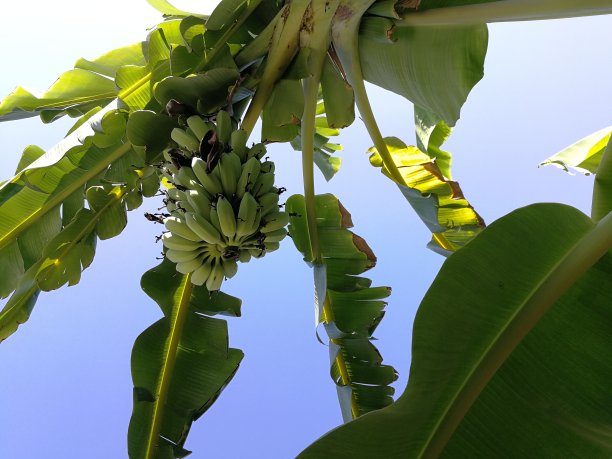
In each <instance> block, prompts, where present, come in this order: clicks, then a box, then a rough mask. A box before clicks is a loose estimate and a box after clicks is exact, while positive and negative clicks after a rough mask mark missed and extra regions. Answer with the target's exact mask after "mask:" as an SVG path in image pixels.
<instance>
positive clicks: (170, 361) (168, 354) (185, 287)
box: [145, 274, 193, 459]
mask: <svg viewBox="0 0 612 459" xmlns="http://www.w3.org/2000/svg"><path fill="white" fill-rule="evenodd" d="M180 288H181V289H182V291H181V292H180V295H181V300H180V302H179V304H178V307H177V309H176V311H173V316H172V317H170V318H169V320H170V321H171V322H170V332H169V335H168V340H167V341H166V342H167V346H166V347H165V349H164V351H165V352H164V361H163V363H162V367H161V378H160V380H159V383H158V385H157V390H156V393H155V408H154V409H153V419H152V421H151V430H150V431H149V436H148V438H147V448H146V452H145V459H153V458H154V457H156V452H157V451H156V447H157V445H158V441H159V433H160V429H161V421H162V419H163V414H164V407H165V405H166V400H167V398H168V392H169V389H170V383H171V381H172V372H173V370H174V364H175V363H176V354H177V351H178V347H179V342H180V340H181V337H182V334H183V327H184V325H185V320H186V319H187V313H188V311H189V301H190V300H191V291H192V290H193V284H192V283H191V274H188V275H186V276H185V277H184V279H183V283H182V285H181V287H180Z"/></svg>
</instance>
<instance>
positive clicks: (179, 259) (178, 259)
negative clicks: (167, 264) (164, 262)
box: [166, 249, 201, 263]
mask: <svg viewBox="0 0 612 459" xmlns="http://www.w3.org/2000/svg"><path fill="white" fill-rule="evenodd" d="M200 255H201V251H199V250H191V251H187V250H174V249H168V250H166V258H167V259H168V260H170V261H173V262H174V263H183V262H186V261H191V260H193V259H194V258H197V257H199V256H200Z"/></svg>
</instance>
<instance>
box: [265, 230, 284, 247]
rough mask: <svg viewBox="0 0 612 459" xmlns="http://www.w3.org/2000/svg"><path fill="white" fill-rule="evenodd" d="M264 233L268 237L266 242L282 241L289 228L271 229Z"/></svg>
mask: <svg viewBox="0 0 612 459" xmlns="http://www.w3.org/2000/svg"><path fill="white" fill-rule="evenodd" d="M264 234H265V235H266V239H265V242H266V244H267V243H268V242H280V241H282V240H283V239H285V236H286V235H287V229H286V228H280V229H277V230H275V231H270V232H269V233H264Z"/></svg>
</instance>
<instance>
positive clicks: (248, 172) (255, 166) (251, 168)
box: [236, 158, 261, 198]
mask: <svg viewBox="0 0 612 459" xmlns="http://www.w3.org/2000/svg"><path fill="white" fill-rule="evenodd" d="M260 170H261V163H260V162H259V160H258V159H257V158H250V159H249V160H247V162H246V163H244V164H243V165H242V171H241V172H240V177H239V178H238V183H237V185H236V196H238V197H239V198H242V196H244V193H246V192H247V191H249V190H251V189H252V187H253V185H254V184H255V181H256V180H257V177H258V176H259V171H260Z"/></svg>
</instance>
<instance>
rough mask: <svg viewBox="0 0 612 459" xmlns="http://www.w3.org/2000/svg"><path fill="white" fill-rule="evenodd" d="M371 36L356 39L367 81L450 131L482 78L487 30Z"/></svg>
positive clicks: (397, 30) (395, 30) (403, 30)
mask: <svg viewBox="0 0 612 459" xmlns="http://www.w3.org/2000/svg"><path fill="white" fill-rule="evenodd" d="M381 20H383V19H381ZM370 30H371V29H366V30H362V33H360V36H359V50H360V56H361V66H362V71H363V75H364V77H365V79H366V80H368V81H370V82H371V83H374V84H376V85H378V86H381V87H383V88H385V89H387V90H389V91H392V92H394V93H396V94H399V95H401V96H404V97H406V98H407V99H408V100H410V101H411V102H413V103H414V104H415V105H418V106H420V107H423V108H424V109H426V110H428V111H429V112H431V113H433V114H435V115H436V116H438V117H440V119H442V120H444V122H445V123H446V124H447V125H448V126H454V125H455V123H456V122H457V120H458V119H459V112H460V109H461V106H462V105H463V103H464V102H465V100H466V98H467V95H468V93H469V92H470V91H471V89H472V88H473V87H474V85H475V84H476V83H477V82H478V81H479V80H480V79H481V78H482V76H483V66H484V58H485V55H486V51H487V41H488V33H487V27H486V25H474V26H456V27H395V26H392V25H391V26H390V28H389V29H388V30H386V31H385V32H384V35H382V36H378V35H376V34H372V33H366V32H368V31H370ZM381 33H382V32H381ZM389 37H390V38H391V41H389V39H388V38H389Z"/></svg>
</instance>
